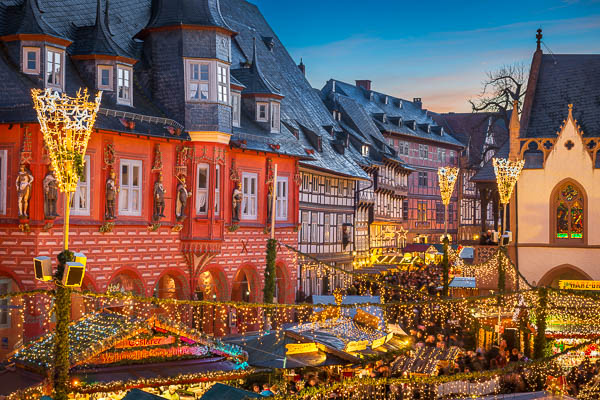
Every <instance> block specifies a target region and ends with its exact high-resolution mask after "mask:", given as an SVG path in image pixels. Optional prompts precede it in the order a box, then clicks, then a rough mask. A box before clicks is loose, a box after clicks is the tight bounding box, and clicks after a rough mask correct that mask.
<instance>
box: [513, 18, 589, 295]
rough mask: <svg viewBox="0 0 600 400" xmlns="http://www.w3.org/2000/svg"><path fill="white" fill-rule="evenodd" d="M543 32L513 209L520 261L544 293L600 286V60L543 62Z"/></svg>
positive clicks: (517, 135)
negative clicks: (581, 283)
mask: <svg viewBox="0 0 600 400" xmlns="http://www.w3.org/2000/svg"><path fill="white" fill-rule="evenodd" d="M541 37H542V35H541V30H540V31H538V35H537V39H538V42H537V50H536V51H535V53H534V55H533V60H532V63H531V70H530V74H529V82H528V86H527V92H526V96H525V101H524V103H523V113H522V116H521V120H520V124H519V120H518V119H517V118H514V119H512V120H511V124H510V146H509V151H508V152H507V153H508V156H509V157H510V158H512V159H524V160H525V169H524V170H523V172H522V174H521V177H520V179H519V181H518V182H517V186H516V189H515V192H514V193H515V194H514V195H513V199H512V202H511V211H512V212H511V219H512V223H513V226H515V227H516V229H515V233H514V237H513V241H514V247H513V249H512V250H513V259H514V261H515V263H516V264H517V265H518V267H519V269H520V271H521V273H522V274H523V275H524V276H525V277H526V278H527V279H528V280H529V281H530V282H531V283H535V284H537V285H538V286H552V287H558V285H559V281H560V280H570V279H571V280H573V279H574V280H579V279H584V280H585V279H594V280H599V279H600V269H599V268H598V263H597V260H598V257H599V256H600V250H599V245H600V243H599V240H598V237H599V235H598V233H597V231H598V222H599V221H600V209H599V208H598V204H599V201H600V188H599V187H598V184H597V182H598V179H599V176H598V174H599V173H600V172H599V170H598V168H599V167H600V161H599V158H598V150H599V148H598V136H600V117H599V116H600V104H599V103H598V102H597V101H596V100H594V99H597V93H598V90H599V88H600V55H597V54H568V55H563V54H548V55H546V54H543V53H542V50H541V46H540V41H541Z"/></svg>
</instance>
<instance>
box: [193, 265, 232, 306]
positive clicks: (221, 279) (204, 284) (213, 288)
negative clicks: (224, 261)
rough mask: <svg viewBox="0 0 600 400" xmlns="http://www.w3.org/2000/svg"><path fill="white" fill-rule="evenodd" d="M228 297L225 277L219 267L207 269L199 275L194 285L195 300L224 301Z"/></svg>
mask: <svg viewBox="0 0 600 400" xmlns="http://www.w3.org/2000/svg"><path fill="white" fill-rule="evenodd" d="M228 295H229V291H228V289H227V277H226V276H225V273H224V272H223V270H222V269H220V268H219V267H216V266H214V267H208V268H206V269H205V270H204V271H202V272H201V273H200V275H199V276H198V281H197V283H196V298H197V299H199V300H200V299H202V300H216V301H226V300H227V298H228Z"/></svg>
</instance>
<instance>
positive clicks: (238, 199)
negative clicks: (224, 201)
mask: <svg viewBox="0 0 600 400" xmlns="http://www.w3.org/2000/svg"><path fill="white" fill-rule="evenodd" d="M241 189H242V185H241V184H240V183H239V182H237V184H236V185H235V189H233V195H232V198H231V222H235V223H237V222H240V212H241V208H242V200H243V199H244V194H243V193H242V190H241Z"/></svg>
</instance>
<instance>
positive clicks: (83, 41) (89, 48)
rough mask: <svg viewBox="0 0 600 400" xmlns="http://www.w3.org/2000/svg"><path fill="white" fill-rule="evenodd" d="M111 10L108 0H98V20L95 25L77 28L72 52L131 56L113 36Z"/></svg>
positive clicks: (71, 48) (71, 47)
mask: <svg viewBox="0 0 600 400" xmlns="http://www.w3.org/2000/svg"><path fill="white" fill-rule="evenodd" d="M103 3H104V4H103ZM109 11H110V10H109V3H108V0H97V5H96V20H95V21H94V24H93V25H90V26H81V27H77V28H75V34H74V35H75V41H74V42H73V45H72V46H69V51H70V53H71V54H73V55H88V54H99V55H109V56H121V57H131V54H129V53H128V52H127V51H125V50H124V49H122V48H121V47H120V46H119V45H118V44H117V42H115V41H114V40H113V38H112V35H113V34H112V31H111V30H110V25H109V24H110V21H109V15H110V12H109Z"/></svg>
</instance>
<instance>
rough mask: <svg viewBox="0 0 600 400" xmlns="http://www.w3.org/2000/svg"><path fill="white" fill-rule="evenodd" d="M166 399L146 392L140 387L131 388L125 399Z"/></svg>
mask: <svg viewBox="0 0 600 400" xmlns="http://www.w3.org/2000/svg"><path fill="white" fill-rule="evenodd" d="M161 399H163V400H164V397H162V396H157V395H155V394H152V393H148V392H144V391H143V390H140V389H131V390H130V391H129V392H128V393H127V395H126V396H125V397H123V400H161Z"/></svg>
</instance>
